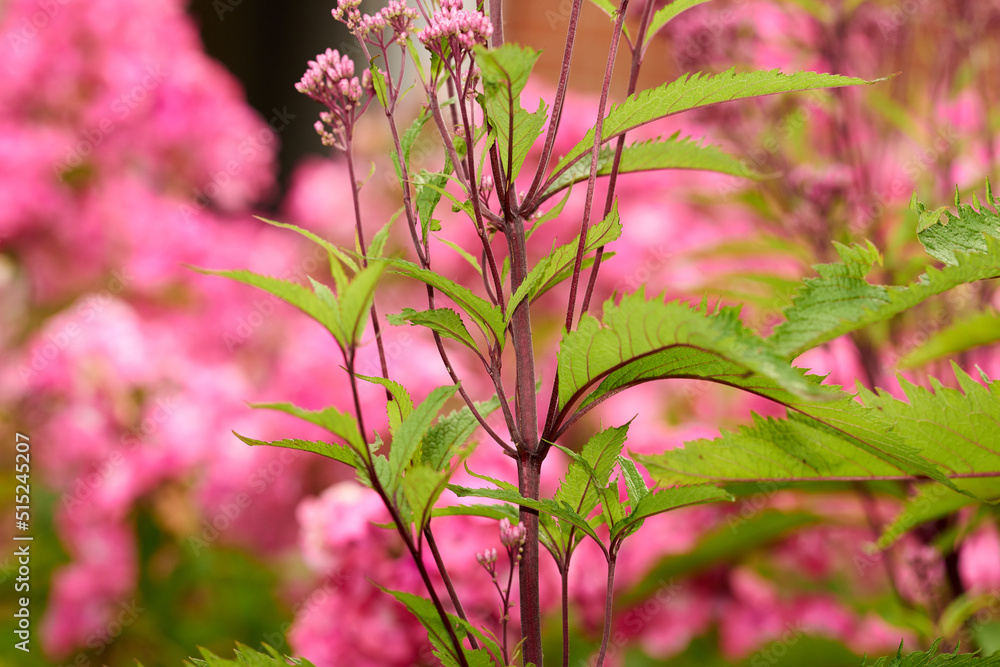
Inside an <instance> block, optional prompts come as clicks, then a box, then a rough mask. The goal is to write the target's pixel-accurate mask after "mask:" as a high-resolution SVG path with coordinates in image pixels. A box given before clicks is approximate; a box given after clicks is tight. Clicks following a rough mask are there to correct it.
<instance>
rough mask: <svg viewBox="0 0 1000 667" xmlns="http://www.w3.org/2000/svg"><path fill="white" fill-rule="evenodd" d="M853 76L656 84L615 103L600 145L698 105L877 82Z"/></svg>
mask: <svg viewBox="0 0 1000 667" xmlns="http://www.w3.org/2000/svg"><path fill="white" fill-rule="evenodd" d="M879 81H884V79H878V80H876V81H865V80H864V79H858V78H854V77H845V76H839V75H836V74H819V73H817V72H796V73H795V74H782V73H781V71H780V70H776V69H774V70H770V71H760V72H737V71H736V70H735V69H730V70H727V71H725V72H723V73H721V74H716V75H711V74H701V73H698V74H684V75H682V76H681V77H680V78H678V79H677V80H675V81H672V82H669V83H665V84H663V85H662V86H658V87H656V88H650V89H647V90H643V91H640V92H638V93H636V94H634V95H629V96H628V97H627V98H626V99H625V101H623V102H622V103H621V104H616V105H614V106H613V107H611V111H610V112H609V113H608V116H607V118H606V119H605V121H604V129H603V133H602V135H601V143H602V144H604V143H607V142H608V141H610V140H611V139H614V138H615V137H617V136H618V135H620V134H625V133H626V132H629V131H631V130H634V129H635V128H637V127H641V126H643V125H646V124H647V123H650V122H652V121H654V120H657V119H660V118H666V117H668V116H673V115H675V114H678V113H681V112H683V111H688V110H690V109H696V108H699V107H705V106H710V105H713V104H719V103H721V102H729V101H732V100H739V99H745V98H748V97H760V96H762V95H773V94H776V93H787V92H794V91H801V90H811V89H813V88H837V87H841V86H857V85H861V84H867V85H870V84H873V83H878V82H879ZM593 147H594V130H590V132H588V133H587V135H586V136H585V137H584V138H583V139H581V140H580V142H579V143H578V144H577V145H576V146H574V147H573V148H572V149H571V150H570V151H569V153H567V154H566V156H565V157H563V158H562V159H561V160H560V161H559V163H558V164H557V165H556V167H555V169H554V170H553V172H552V176H550V180H551V179H554V178H558V177H559V176H560V175H561V174H562V172H563V171H564V170H566V169H567V168H568V167H569V165H571V164H573V163H574V162H575V161H576V160H577V159H578V158H579V157H580V156H581V155H583V154H585V153H588V152H589V151H591V150H592V149H593Z"/></svg>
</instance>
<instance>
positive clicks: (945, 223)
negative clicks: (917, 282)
mask: <svg viewBox="0 0 1000 667" xmlns="http://www.w3.org/2000/svg"><path fill="white" fill-rule="evenodd" d="M986 203H987V204H990V205H992V206H1000V199H997V198H996V197H994V196H993V189H992V187H991V186H990V182H989V181H988V180H987V181H986ZM955 207H956V208H957V209H958V215H955V214H954V213H952V212H951V211H948V210H947V209H944V208H941V209H938V210H937V211H933V212H928V211H927V209H926V207H925V206H924V205H923V204H921V203H920V202H918V201H917V195H916V193H914V194H913V198H912V199H911V200H910V208H912V209H913V210H914V211H915V212H916V213H917V215H918V216H920V223H919V226H918V230H917V238H918V239H920V242H921V243H922V244H923V246H924V249H925V250H927V254H929V255H930V256H931V257H933V258H934V259H937V260H938V261H941V262H944V263H945V264H948V265H950V266H955V265H956V264H958V263H959V261H960V259H959V256H960V255H968V254H970V253H984V252H987V250H988V245H987V239H997V238H1000V215H997V214H996V213H994V212H993V211H991V210H989V209H988V208H986V207H985V206H983V205H981V204H980V203H979V200H978V199H977V198H976V195H975V194H973V195H972V205H971V206H970V205H969V204H963V203H961V201H959V198H958V190H957V189H956V190H955ZM942 212H944V219H943V220H941V219H940V218H941V213H942Z"/></svg>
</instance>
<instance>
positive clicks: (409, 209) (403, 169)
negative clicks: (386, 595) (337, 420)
mask: <svg viewBox="0 0 1000 667" xmlns="http://www.w3.org/2000/svg"><path fill="white" fill-rule="evenodd" d="M361 45H362V48H363V49H364V51H365V54H366V55H369V54H368V49H367V45H365V43H364V42H363V41H362V42H361ZM382 52H383V54H384V55H385V48H384V47H383V48H382ZM404 60H405V58H404ZM390 76H391V75H390ZM387 84H388V86H387V88H388V90H387V95H388V99H387V104H386V105H385V108H384V112H385V116H386V119H387V120H388V122H389V126H390V129H391V132H392V137H393V142H394V145H395V149H396V154H397V155H398V156H399V161H400V173H401V174H402V175H403V183H402V185H403V188H402V189H403V202H404V209H405V213H406V218H407V221H408V223H409V227H410V232H411V237H412V240H413V245H414V248H415V250H416V251H417V257H418V258H419V260H420V264H421V266H422V267H423V268H426V269H429V268H430V248H429V245H428V242H427V239H426V238H424V239H423V246H424V248H423V250H424V251H423V252H421V243H420V238H419V236H418V234H417V229H418V227H419V225H418V224H417V216H416V211H415V210H414V206H413V202H412V198H411V197H410V192H409V188H408V187H407V184H408V183H409V174H408V166H407V164H406V161H405V159H404V156H403V151H402V145H401V142H400V139H399V129H398V127H397V125H396V122H395V116H394V113H395V108H396V103H397V101H398V95H399V90H400V88H399V85H398V84H396V85H394V82H393V81H392V79H391V78H389V79H388V81H387ZM350 148H351V146H350V144H348V145H347V149H348V150H347V151H346V153H347V160H348V174H349V177H350V179H351V192H352V196H353V200H354V209H355V222H356V225H357V231H358V240H359V245H360V249H361V253H362V261H363V262H364V263H365V265H367V259H365V257H364V256H365V255H367V249H366V246H365V241H364V233H363V230H362V224H361V212H360V201H359V193H358V185H357V179H356V178H355V174H354V163H353V156H352V153H351V151H350ZM428 300H429V302H430V303H431V306H430V307H431V308H433V300H434V298H433V290H432V289H431V288H430V287H429V286H428ZM371 315H372V320H373V326H374V330H375V335H376V341H377V345H378V350H379V357H380V360H381V364H382V372H383V377H386V378H388V367H387V363H386V359H385V352H384V348H383V342H382V338H381V335H380V332H379V328H378V327H379V324H378V319H377V312H376V310H375V305H374V302H373V304H372V311H371ZM434 339H435V343H436V344H437V348H438V352H439V354H440V356H441V360H442V362H443V363H444V365H445V368H446V369H447V371H448V374H449V376H450V377H451V379H452V381H453V382H454V383H455V384H456V385H458V387H459V393H460V394H461V396H462V399H463V400H464V401H465V403H466V405H467V406H468V407H469V410H470V411H471V412H472V414H473V415H474V416H475V418H476V419H477V421H478V422H479V423H480V425H481V426H482V427H483V428H484V430H485V431H486V432H487V433H488V434H490V436H491V437H493V438H494V439H495V440H496V441H497V442H499V443H500V444H501V445H502V446H506V443H504V442H503V440H502V438H501V437H500V436H499V434H497V433H496V432H495V431H494V430H493V429H492V428H491V427H490V425H489V424H488V423H487V422H486V420H485V418H484V417H483V416H482V414H481V413H480V412H479V410H478V409H477V408H476V406H475V404H474V402H473V400H472V398H471V397H470V396H469V395H468V393H467V392H466V391H465V389H464V388H462V385H461V382H459V380H458V377H457V375H456V373H455V371H454V369H453V367H452V365H451V362H450V360H449V359H448V355H447V353H446V352H445V349H444V346H443V343H442V341H441V337H440V336H439V335H438V334H437V333H435V334H434ZM345 363H346V365H347V372H348V375H349V376H350V378H351V390H352V394H353V398H354V406H355V411H356V413H357V415H358V427H359V429H360V431H361V434H362V436H363V437H364V434H365V428H364V418H363V413H362V409H361V403H360V399H359V395H358V391H357V378H356V376H355V373H354V350H353V349H351V350H350V351H349V356H348V353H347V352H346V351H345ZM387 398H391V394H389V393H388V392H387ZM362 459H363V460H364V461H365V463H366V466H367V472H368V476H369V478H370V479H371V481H372V486H373V488H375V489H376V491H377V492H378V493H379V495H380V496H381V498H382V501H383V503H384V504H385V506H386V508H387V509H388V510H389V512H390V515H391V516H392V519H393V523H394V525H395V526H396V528H397V532H398V533H399V534H400V537H401V538H402V539H403V542H404V544H405V545H406V547H407V550H408V551H409V552H410V556H411V557H412V558H413V560H414V562H415V564H416V566H417V569H418V571H419V572H420V575H421V579H422V580H423V582H424V585H425V587H426V588H427V591H428V594H429V595H430V598H431V602H432V603H433V605H434V607H435V609H436V611H437V613H438V615H439V617H440V618H441V621H442V623H444V625H445V627H446V628H447V631H448V635H449V639H450V640H451V642H452V644H453V645H454V648H455V651H456V653H457V656H458V659H459V664H461V665H463V666H464V667H468V662H467V660H466V658H465V654H464V652H463V647H462V645H461V642H460V641H459V640H458V637H457V635H456V634H455V632H454V628H453V627H452V624H451V622H450V621H449V619H448V616H447V612H446V611H445V609H444V606H443V604H442V603H441V600H440V598H439V597H438V595H437V591H436V590H435V588H434V585H433V583H432V582H431V580H430V576H429V575H428V573H427V570H426V567H425V566H424V564H423V556H422V548H418V547H417V546H416V545H415V544H414V543H413V539H412V536H411V535H410V533H409V530H406V529H404V527H403V523H402V517H401V516H400V514H399V512H398V511H397V510H396V508H395V506H394V504H393V502H392V499H391V498H389V497H388V495H387V494H386V492H385V489H383V488H382V486H381V482H380V481H379V479H378V476H377V473H376V471H375V468H374V465H373V464H372V462H371V458H370V456H367V457H366V456H362ZM424 535H425V537H426V538H427V544H428V546H429V547H430V549H431V553H432V555H433V557H434V562H435V565H436V566H437V569H438V572H439V573H440V575H441V578H442V580H443V581H444V583H445V587H446V588H447V590H448V594H449V597H450V598H451V602H452V605H453V606H454V607H455V612H456V613H457V614H458V616H459V618H461V619H462V620H464V621H466V622H468V617H467V615H466V613H465V609H464V608H463V607H462V603H461V600H460V599H459V597H458V595H457V593H456V591H455V588H454V585H453V584H452V582H451V577H450V576H449V575H448V571H447V568H446V567H445V564H444V560H443V559H442V558H441V555H440V552H439V551H438V549H437V544H436V542H435V541H434V538H433V534H432V533H431V531H430V526H429V525H428V526H427V528H426V530H425V532H424ZM467 636H468V639H469V642H470V645H471V646H472V647H473V648H477V646H478V642H477V641H476V639H475V637H474V636H473V635H472V634H471V633H467Z"/></svg>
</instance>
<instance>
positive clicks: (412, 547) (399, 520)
mask: <svg viewBox="0 0 1000 667" xmlns="http://www.w3.org/2000/svg"><path fill="white" fill-rule="evenodd" d="M354 357H355V349H354V348H353V347H352V348H350V349H349V350H347V353H346V354H345V355H344V363H345V365H346V366H347V374H348V376H349V377H350V384H351V395H352V396H353V398H354V412H355V414H356V416H357V419H358V429H359V430H360V431H361V436H362V439H363V440H365V442H367V438H366V437H365V426H364V412H363V411H362V409H361V399H360V396H359V394H358V377H357V375H356V374H355V372H354ZM365 449H367V447H366V448H365ZM363 460H364V462H365V468H366V470H367V473H368V478H369V480H370V481H371V483H372V488H373V489H375V492H376V493H378V494H379V497H380V498H381V499H382V503H383V504H384V505H385V507H386V509H388V510H389V515H390V517H391V518H392V523H393V525H394V526H396V532H397V533H399V536H400V538H401V539H402V540H403V543H404V544H405V545H406V549H407V551H409V552H410V557H411V558H412V559H413V562H414V564H415V565H416V567H417V570H418V571H419V572H420V578H421V579H422V580H423V582H424V586H425V587H426V588H427V593H428V595H430V598H431V603H432V604H433V605H434V608H435V609H436V610H437V613H438V616H439V617H440V619H441V622H442V623H443V624H444V627H445V629H446V630H447V631H448V638H449V639H450V640H451V643H452V646H453V647H454V649H455V652H456V655H457V658H458V662H459V664H460V665H462V667H469V661H468V660H467V659H466V657H465V651H464V649H463V647H462V642H461V641H459V639H458V635H456V634H455V628H454V626H452V624H451V621H450V620H449V619H448V612H447V611H445V608H444V605H443V604H441V599H440V598H439V597H438V594H437V591H436V590H435V589H434V584H433V583H432V582H431V578H430V575H429V574H428V572H427V567H426V566H425V565H424V560H423V558H422V556H421V553H420V550H419V549H418V548H417V546H416V544H415V543H414V542H413V535H411V534H410V530H409V527H408V526H404V522H403V517H402V516H401V515H400V513H399V510H398V509H397V508H396V505H395V503H394V502H393V500H392V498H391V497H390V496H389V494H388V492H387V491H386V490H385V487H383V486H382V481H381V480H380V479H379V478H378V473H377V471H376V470H375V465H374V464H373V463H372V459H371V453H370V452H368V455H367V456H365V457H363Z"/></svg>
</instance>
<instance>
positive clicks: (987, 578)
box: [958, 524, 1000, 593]
mask: <svg viewBox="0 0 1000 667" xmlns="http://www.w3.org/2000/svg"><path fill="white" fill-rule="evenodd" d="M958 571H959V574H960V575H961V577H962V582H963V583H964V584H965V587H966V588H967V589H968V590H969V591H973V592H976V593H991V592H996V591H1000V536H998V535H997V529H996V526H994V525H992V524H986V525H984V526H983V527H982V528H980V529H979V530H978V531H976V532H975V533H973V534H972V535H970V536H969V537H967V538H965V541H963V542H962V550H961V551H960V552H959V554H958Z"/></svg>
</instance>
